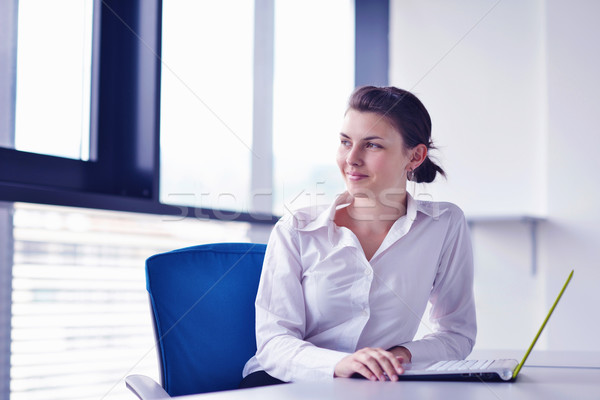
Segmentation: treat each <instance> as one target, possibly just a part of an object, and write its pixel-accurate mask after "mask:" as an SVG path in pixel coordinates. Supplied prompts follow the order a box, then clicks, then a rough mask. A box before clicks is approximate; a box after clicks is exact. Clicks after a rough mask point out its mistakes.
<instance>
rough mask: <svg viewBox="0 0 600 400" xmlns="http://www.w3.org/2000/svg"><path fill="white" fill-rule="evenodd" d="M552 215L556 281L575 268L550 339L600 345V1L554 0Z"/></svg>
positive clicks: (549, 254)
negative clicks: (565, 272)
mask: <svg viewBox="0 0 600 400" xmlns="http://www.w3.org/2000/svg"><path fill="white" fill-rule="evenodd" d="M546 15H547V22H546V25H547V69H548V100H547V101H548V168H547V173H548V192H547V202H548V217H549V223H548V224H547V226H546V227H545V229H544V230H543V232H542V242H541V256H542V257H543V258H542V262H543V264H544V265H545V266H546V272H547V285H546V290H547V294H548V295H549V291H550V288H551V287H554V286H556V285H557V282H556V281H557V280H559V279H560V276H561V275H563V274H564V271H565V270H566V269H569V268H575V270H576V271H575V274H576V275H575V281H574V285H573V288H571V290H570V292H569V293H568V295H569V296H568V297H566V298H565V304H561V307H563V310H562V311H563V312H561V313H560V314H559V315H557V317H558V318H557V319H556V321H553V322H554V325H553V329H551V330H550V335H549V339H550V345H551V346H553V347H557V348H564V349H566V350H572V349H581V350H588V349H596V350H599V349H600V340H598V338H600V309H599V308H600V299H599V298H598V295H597V293H598V288H599V287H600V180H599V179H598V173H599V172H600V157H599V154H598V152H599V149H600V132H599V131H600V78H599V73H600V45H599V43H600V24H598V20H597V17H598V15H600V2H598V1H595V0H587V1H583V0H578V1H566V0H563V1H557V0H552V1H547V6H546Z"/></svg>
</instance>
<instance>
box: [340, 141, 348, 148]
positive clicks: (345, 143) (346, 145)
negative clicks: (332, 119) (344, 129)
mask: <svg viewBox="0 0 600 400" xmlns="http://www.w3.org/2000/svg"><path fill="white" fill-rule="evenodd" d="M340 144H341V145H342V146H345V147H349V146H350V141H348V140H341V141H340Z"/></svg>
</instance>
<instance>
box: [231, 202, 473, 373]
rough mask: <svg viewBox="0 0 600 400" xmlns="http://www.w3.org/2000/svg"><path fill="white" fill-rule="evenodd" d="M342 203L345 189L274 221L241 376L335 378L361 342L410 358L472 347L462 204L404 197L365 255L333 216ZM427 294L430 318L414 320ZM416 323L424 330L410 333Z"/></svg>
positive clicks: (457, 353)
mask: <svg viewBox="0 0 600 400" xmlns="http://www.w3.org/2000/svg"><path fill="white" fill-rule="evenodd" d="M349 201H350V199H349V195H348V194H347V193H344V194H343V195H341V196H339V197H338V199H337V200H336V202H335V203H334V204H333V205H331V206H330V207H328V208H326V209H325V210H322V211H321V212H320V213H318V212H313V214H316V215H311V209H310V208H305V209H301V210H299V211H297V212H295V213H294V214H293V215H287V216H285V217H283V218H282V219H281V220H280V221H279V222H278V223H277V224H276V225H275V227H274V228H273V232H272V233H271V237H270V239H269V243H268V245H267V252H266V255H265V261H264V264H263V270H262V275H261V278H260V284H259V287H258V293H257V297H256V341H257V352H256V355H255V356H254V357H252V358H251V359H250V360H249V361H248V362H247V363H246V366H245V368H244V372H243V375H244V376H246V375H248V374H250V373H252V372H255V371H258V370H265V371H266V372H268V373H269V374H270V375H272V376H274V377H276V378H278V379H281V380H283V381H301V380H323V379H332V378H333V374H334V368H335V365H336V364H337V363H338V362H339V361H340V360H341V359H342V358H344V357H345V356H347V355H348V354H350V353H353V352H355V351H356V350H359V349H361V348H363V347H381V348H383V349H389V348H391V347H394V346H399V345H402V346H405V347H406V348H407V349H408V350H410V352H411V354H412V361H413V362H420V361H429V360H444V359H462V358H465V357H466V356H467V355H468V354H469V353H470V352H471V350H472V348H473V345H474V343H475V335H476V332H477V325H476V321H475V302H474V299H473V254H472V249H471V242H470V237H469V232H468V227H467V223H466V221H465V218H464V215H463V213H462V211H461V210H460V209H459V208H458V207H457V206H455V205H454V204H451V203H438V202H425V201H416V200H414V199H413V198H412V197H411V196H410V195H408V197H407V213H406V215H405V216H403V217H401V218H399V219H398V220H397V221H396V222H395V223H394V224H393V226H392V228H391V229H390V231H389V232H388V234H387V236H386V237H385V239H384V241H383V243H382V244H381V246H380V247H379V249H378V250H377V252H376V253H375V254H374V255H373V257H372V258H371V260H370V261H369V260H367V259H366V257H365V254H364V252H363V250H362V247H361V245H360V243H359V241H358V239H357V237H356V236H355V235H354V233H352V231H350V230H349V229H347V228H345V227H339V226H337V225H335V223H334V222H333V219H334V217H335V212H336V210H337V209H339V208H342V207H344V206H347V205H348V204H349V203H348V202H349ZM313 210H314V209H313ZM428 301H430V302H431V305H432V308H431V312H430V315H429V322H425V321H424V322H421V317H422V315H423V313H424V311H425V307H426V306H427V302H428ZM420 323H423V324H425V326H426V327H427V328H429V329H428V330H429V331H430V333H429V334H428V335H426V336H424V337H423V338H422V339H419V340H414V341H413V339H414V336H415V333H416V332H417V329H418V327H419V324H420Z"/></svg>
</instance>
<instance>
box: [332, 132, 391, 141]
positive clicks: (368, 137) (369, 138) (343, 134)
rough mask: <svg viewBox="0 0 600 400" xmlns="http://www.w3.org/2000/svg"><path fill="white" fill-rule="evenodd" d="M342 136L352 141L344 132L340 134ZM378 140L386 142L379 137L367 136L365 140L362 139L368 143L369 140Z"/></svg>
mask: <svg viewBox="0 0 600 400" xmlns="http://www.w3.org/2000/svg"><path fill="white" fill-rule="evenodd" d="M340 136H343V137H345V138H346V139H350V136H348V135H346V134H345V133H343V132H341V133H340ZM377 139H379V140H384V139H383V138H382V137H379V136H367V137H365V138H362V139H361V140H364V141H368V140H377Z"/></svg>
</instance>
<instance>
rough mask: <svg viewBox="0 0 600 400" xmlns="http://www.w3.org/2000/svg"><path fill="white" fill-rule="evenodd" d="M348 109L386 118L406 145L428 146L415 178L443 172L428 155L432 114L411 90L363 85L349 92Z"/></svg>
mask: <svg viewBox="0 0 600 400" xmlns="http://www.w3.org/2000/svg"><path fill="white" fill-rule="evenodd" d="M348 109H353V110H356V111H361V112H373V113H376V114H379V115H381V116H382V117H384V118H386V119H387V120H388V122H389V123H391V124H392V126H393V127H394V128H396V130H398V132H400V134H401V135H402V139H403V140H404V145H405V146H406V147H407V148H408V149H412V148H414V147H415V146H417V145H419V144H424V145H425V146H427V150H428V153H427V157H426V158H425V161H423V163H422V164H421V165H419V166H418V167H417V168H416V169H415V170H414V178H413V180H414V181H416V182H418V183H421V182H426V183H429V182H433V180H434V179H435V176H436V175H437V173H440V174H441V175H443V176H446V173H445V172H444V170H443V169H442V168H441V167H440V166H439V165H437V164H436V163H434V162H433V161H431V159H430V158H429V149H434V148H435V147H434V146H433V142H432V141H431V118H430V117H429V113H428V112H427V109H426V108H425V106H424V105H423V103H421V101H420V100H419V99H418V98H417V97H416V96H415V95H414V94H412V93H410V92H409V91H406V90H402V89H398V88H396V87H393V86H390V87H375V86H362V87H359V88H357V89H356V90H355V91H354V93H352V95H351V96H350V101H349V102H348Z"/></svg>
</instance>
